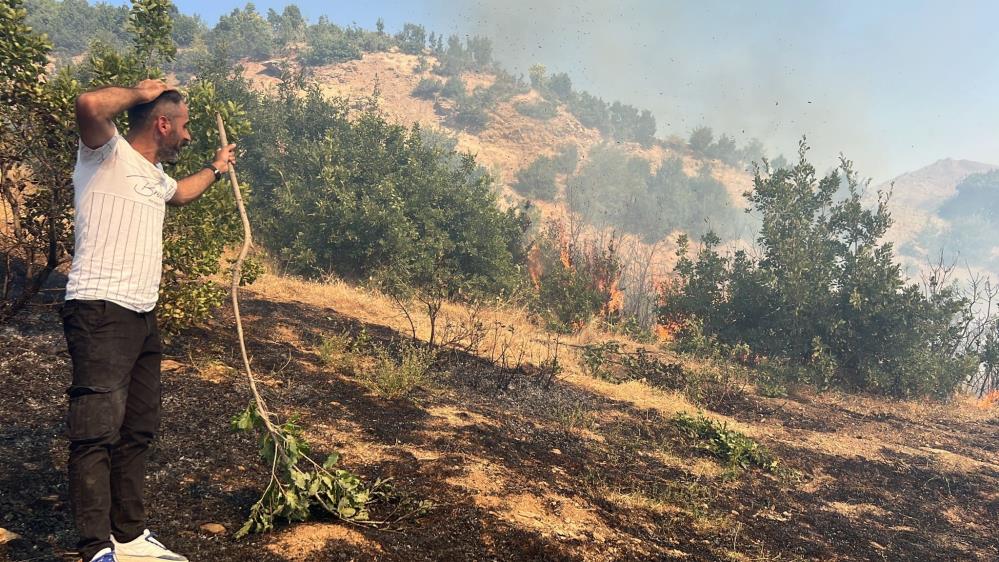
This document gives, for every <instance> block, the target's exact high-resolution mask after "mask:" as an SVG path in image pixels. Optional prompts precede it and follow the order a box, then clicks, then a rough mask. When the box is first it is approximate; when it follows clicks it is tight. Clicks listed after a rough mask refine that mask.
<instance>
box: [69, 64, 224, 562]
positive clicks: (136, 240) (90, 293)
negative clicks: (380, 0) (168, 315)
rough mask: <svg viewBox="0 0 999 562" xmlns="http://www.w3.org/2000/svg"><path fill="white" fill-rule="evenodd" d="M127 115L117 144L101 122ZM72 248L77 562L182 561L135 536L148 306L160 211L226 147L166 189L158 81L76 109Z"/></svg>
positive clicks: (165, 99)
mask: <svg viewBox="0 0 999 562" xmlns="http://www.w3.org/2000/svg"><path fill="white" fill-rule="evenodd" d="M122 111H128V120H129V132H128V136H127V137H122V136H121V135H119V134H118V130H117V129H116V128H115V125H114V121H113V118H114V117H115V116H116V115H118V114H119V113H121V112H122ZM76 120H77V124H78V125H79V129H80V148H79V152H78V154H77V162H76V168H75V170H74V171H73V187H74V190H75V196H74V207H75V209H76V251H75V253H74V255H73V265H72V268H71V269H70V273H69V281H68V283H67V286H66V304H65V305H64V307H63V309H62V312H61V314H62V318H63V324H64V329H65V332H66V342H67V344H68V346H69V353H70V356H71V357H72V360H73V383H72V385H71V386H70V387H69V390H67V393H68V394H69V416H68V418H67V428H68V433H69V441H70V445H69V495H70V502H71V504H72V508H73V516H74V519H75V521H76V526H77V530H78V531H79V534H80V541H79V543H78V544H77V548H78V549H79V551H80V554H81V556H82V557H83V560H84V561H85V562H86V561H99V562H117V561H133V562H134V561H138V560H143V561H152V560H171V561H178V562H180V561H186V560H187V558H185V557H183V556H180V555H178V554H176V553H174V552H171V551H170V550H168V549H167V548H166V547H164V546H163V544H162V543H160V542H159V541H157V540H156V539H154V538H153V536H152V534H151V533H150V532H149V530H148V529H145V515H146V514H145V510H144V506H143V497H142V496H143V481H144V479H145V463H146V458H147V456H148V454H149V447H150V444H151V443H152V441H153V439H154V437H155V435H156V432H157V430H158V428H159V421H160V357H161V353H162V348H161V346H160V338H159V330H158V328H157V326H156V315H155V310H154V308H155V306H156V299H157V296H158V294H159V283H160V274H161V268H162V263H161V262H162V256H163V217H164V215H165V211H166V207H165V205H166V204H167V203H169V204H171V205H186V204H187V203H190V202H191V201H194V200H195V199H197V198H198V197H200V196H201V194H202V193H204V191H205V190H206V189H207V188H208V187H209V186H210V185H212V184H213V183H214V182H215V181H216V180H218V179H219V178H220V177H221V176H222V173H223V172H226V171H228V169H229V163H230V162H233V161H234V150H235V145H229V146H227V147H224V148H221V149H219V150H218V152H216V154H215V160H214V161H213V162H212V163H210V164H206V165H205V167H204V168H203V169H202V170H200V171H199V172H197V173H195V174H193V175H191V176H188V177H186V178H184V179H182V180H180V181H175V180H174V179H172V178H170V177H169V176H167V175H166V173H165V172H164V171H163V166H162V163H163V162H167V163H174V162H176V161H177V158H178V157H179V155H180V150H181V148H183V147H184V146H186V145H187V144H188V143H190V141H191V134H190V132H188V130H187V124H188V120H189V119H188V111H187V105H186V103H185V102H184V99H183V97H182V96H181V95H180V93H179V92H177V91H176V90H170V89H168V88H167V86H166V84H164V83H163V82H161V81H159V80H143V81H142V82H140V83H139V84H138V85H137V86H135V87H134V88H118V87H109V88H101V89H98V90H93V91H90V92H86V93H84V94H82V95H80V97H79V98H77V100H76Z"/></svg>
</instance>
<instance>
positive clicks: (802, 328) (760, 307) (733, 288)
mask: <svg viewBox="0 0 999 562" xmlns="http://www.w3.org/2000/svg"><path fill="white" fill-rule="evenodd" d="M806 151H807V146H806V145H805V144H804V142H802V144H801V148H800V150H799V157H800V160H799V163H798V164H797V165H796V166H794V167H793V168H792V169H780V170H776V171H774V172H772V173H771V174H766V173H765V172H763V171H759V170H758V171H757V172H756V176H755V178H754V189H753V191H752V192H751V193H750V194H749V195H748V197H749V201H750V202H751V203H752V204H753V207H754V210H755V211H756V212H757V213H759V214H760V215H761V216H762V219H763V227H762V230H761V232H760V236H759V239H758V243H759V244H760V247H761V248H762V255H761V257H759V258H750V257H749V256H747V255H746V254H745V253H744V252H737V253H736V254H735V255H733V256H722V255H721V254H720V253H719V252H718V249H717V246H718V239H717V237H715V236H713V235H711V234H710V233H709V234H708V235H705V237H703V238H702V243H703V245H702V248H701V249H700V250H699V252H698V254H697V256H696V259H695V258H691V257H689V256H687V255H686V254H687V248H686V241H685V240H681V243H680V250H679V253H678V257H679V261H678V263H677V266H676V268H675V273H676V275H677V282H676V283H675V284H674V285H673V286H672V287H671V288H669V289H668V290H667V291H664V299H663V304H662V308H661V309H660V316H661V318H662V320H663V321H664V322H673V323H675V322H678V321H681V320H682V319H683V318H697V319H700V320H702V321H703V327H704V333H705V334H706V335H708V336H711V337H717V338H718V339H719V340H721V341H722V342H723V343H725V344H737V343H743V342H744V343H747V344H748V345H750V346H751V347H752V349H754V350H758V351H759V352H760V353H763V354H764V355H771V356H779V357H784V358H787V359H788V360H791V361H794V362H796V363H798V364H800V365H807V366H809V369H811V370H812V372H813V373H814V376H815V377H816V381H817V382H819V384H820V385H821V386H825V385H826V384H829V383H833V384H839V385H841V386H845V387H848V388H859V389H866V390H870V391H874V392H878V393H883V394H890V395H894V396H924V395H936V396H949V395H950V394H951V393H953V392H954V391H955V390H956V389H957V388H958V387H959V386H960V384H961V383H962V382H963V381H965V380H968V379H969V378H970V377H973V376H974V375H975V373H977V371H978V368H977V367H978V360H977V357H976V356H975V355H974V353H972V352H971V351H970V350H968V349H967V348H966V346H965V344H964V341H965V340H964V339H963V338H964V335H963V334H962V331H961V330H958V329H955V328H954V326H956V325H959V324H958V323H959V322H964V321H966V320H967V317H966V316H965V315H966V314H967V311H968V310H969V309H968V305H969V303H968V301H966V300H964V299H963V298H961V297H960V296H959V295H957V294H956V293H955V292H954V290H953V289H952V288H948V287H942V286H934V287H932V289H933V290H932V291H931V292H930V293H929V294H924V293H923V291H922V290H921V289H920V288H919V287H918V286H917V285H914V284H908V283H907V282H906V280H905V279H904V278H903V277H902V274H901V268H900V267H899V265H898V264H897V263H896V262H895V261H894V257H893V253H892V247H891V245H890V244H888V243H885V242H883V241H882V239H883V237H884V235H885V233H886V232H887V230H888V228H889V226H890V225H891V216H890V214H889V212H888V207H887V199H886V198H885V197H884V196H883V195H882V196H881V197H880V199H879V203H878V205H877V207H875V208H864V206H863V205H862V204H861V195H860V193H861V189H860V184H859V182H858V180H857V178H856V174H855V173H854V172H853V170H852V167H851V165H850V162H849V161H846V160H844V161H843V162H842V164H841V168H840V169H839V170H838V171H834V172H831V173H830V174H828V175H826V176H825V177H823V178H821V179H820V178H817V177H816V174H815V169H814V167H812V166H811V164H809V163H808V162H807V161H806V159H805V153H806ZM844 186H845V195H843V193H844V190H843V187H844Z"/></svg>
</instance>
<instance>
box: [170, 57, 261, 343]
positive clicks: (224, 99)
mask: <svg viewBox="0 0 999 562" xmlns="http://www.w3.org/2000/svg"><path fill="white" fill-rule="evenodd" d="M233 80H235V81H236V82H235V83H233ZM239 80H240V79H239V78H238V77H237V75H218V74H213V73H212V72H210V71H209V69H208V68H205V70H204V72H202V73H201V76H200V77H199V78H198V79H197V80H195V81H194V82H192V83H191V84H190V87H189V89H188V93H187V102H188V108H189V112H190V118H191V122H190V125H189V127H188V128H189V129H190V130H191V133H192V142H191V145H190V146H189V147H188V148H187V149H186V151H184V152H182V153H181V160H180V161H179V162H178V163H177V165H176V167H175V170H174V173H175V174H176V175H178V176H179V177H184V176H186V175H188V174H192V173H194V172H197V171H198V170H200V169H201V166H202V165H203V163H204V162H205V161H207V160H210V159H211V157H212V155H213V154H214V152H215V149H216V148H217V147H218V144H219V139H218V131H217V129H216V123H215V112H219V113H220V114H221V115H222V119H223V121H224V122H225V124H226V130H227V133H228V136H229V141H230V142H235V143H237V144H238V143H241V142H242V141H243V139H244V138H246V137H247V136H248V135H249V134H250V132H251V131H250V121H249V119H248V117H247V112H246V111H245V110H244V109H243V107H242V104H241V103H239V102H238V97H237V96H236V95H234V94H235V93H236V92H238V91H239V89H240V87H241V86H242V87H244V88H245V84H242V83H241V82H239ZM252 183H253V182H252V178H247V177H243V178H241V181H240V188H241V190H242V192H243V197H244V199H246V200H249V199H250V198H251V186H252ZM242 237H243V230H242V225H241V223H240V221H239V215H238V214H237V213H236V211H235V204H234V202H233V196H232V186H231V184H230V183H229V180H228V178H225V179H223V180H222V181H220V182H218V183H217V184H215V185H214V186H212V187H211V188H210V189H209V190H208V191H206V192H205V194H204V195H202V196H201V198H199V199H198V200H197V201H195V202H194V203H191V204H190V205H187V206H186V207H184V208H183V209H171V210H170V212H169V213H168V215H167V221H166V224H165V225H164V232H163V279H162V281H161V284H160V306H159V321H160V323H161V326H162V327H163V329H164V331H166V332H167V333H176V332H178V331H180V330H181V329H182V328H184V327H186V326H191V325H194V324H198V323H200V322H202V321H204V320H206V319H207V318H209V316H210V315H211V314H212V312H213V311H214V310H215V309H216V308H217V307H218V306H220V305H221V304H222V302H223V301H224V299H225V297H226V295H227V291H226V289H225V287H224V286H221V285H218V284H215V283H212V282H209V281H208V280H207V278H208V277H211V276H214V275H217V274H218V273H219V272H220V271H221V270H222V265H221V263H220V262H221V257H222V253H223V252H224V251H225V248H226V247H229V246H231V245H234V244H236V243H238V242H239V241H241V240H242ZM254 272H259V268H255V267H254V265H253V262H252V261H250V262H248V264H247V266H245V267H244V272H243V273H244V278H243V282H252V281H253V278H254Z"/></svg>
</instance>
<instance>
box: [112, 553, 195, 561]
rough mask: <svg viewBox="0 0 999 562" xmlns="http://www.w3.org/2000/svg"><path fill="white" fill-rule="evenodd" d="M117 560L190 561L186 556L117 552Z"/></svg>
mask: <svg viewBox="0 0 999 562" xmlns="http://www.w3.org/2000/svg"><path fill="white" fill-rule="evenodd" d="M117 556H118V562H190V561H189V560H188V559H187V558H161V557H159V556H132V555H129V554H118V555H117Z"/></svg>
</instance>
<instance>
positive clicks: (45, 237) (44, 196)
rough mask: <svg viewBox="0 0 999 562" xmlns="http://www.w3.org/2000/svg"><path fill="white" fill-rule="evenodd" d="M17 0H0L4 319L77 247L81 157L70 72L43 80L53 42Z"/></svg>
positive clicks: (0, 303)
mask: <svg viewBox="0 0 999 562" xmlns="http://www.w3.org/2000/svg"><path fill="white" fill-rule="evenodd" d="M26 19H27V12H26V10H25V9H24V8H23V7H22V4H21V2H20V1H19V0H7V1H5V2H3V3H0V123H2V124H3V126H2V127H0V209H2V210H3V214H4V220H5V222H7V224H6V225H5V228H3V229H0V252H2V253H3V254H4V257H5V260H4V263H3V265H0V276H2V277H3V280H2V283H0V287H2V289H0V290H2V293H0V322H3V321H5V320H7V319H8V318H10V317H11V316H12V315H13V314H15V313H16V312H17V311H18V310H20V309H21V308H22V307H23V306H24V305H25V304H26V303H27V302H28V300H30V299H31V298H32V297H33V296H34V295H36V294H37V293H38V291H39V290H40V289H41V288H42V286H43V284H44V283H45V281H46V280H47V279H48V277H49V275H50V274H51V273H52V272H53V271H55V269H56V268H58V267H59V266H61V265H62V264H64V263H66V262H67V261H68V259H69V253H68V251H69V249H70V248H72V246H73V235H72V229H71V224H72V219H71V214H70V213H71V208H72V198H73V190H72V184H71V177H72V170H73V162H74V159H75V155H76V135H75V132H74V131H75V128H76V126H75V123H74V121H73V109H72V108H73V100H74V99H75V97H76V94H77V93H78V91H79V85H78V84H77V83H76V82H75V81H74V80H72V79H71V78H70V77H69V76H68V75H67V74H66V73H61V74H59V75H58V76H55V77H50V78H49V79H43V77H44V76H45V65H46V64H47V62H48V54H49V51H50V49H51V44H50V43H49V42H48V41H47V40H46V39H45V38H44V37H41V36H39V35H37V34H35V33H34V32H33V31H32V29H31V27H29V26H28V25H27V23H26Z"/></svg>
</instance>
